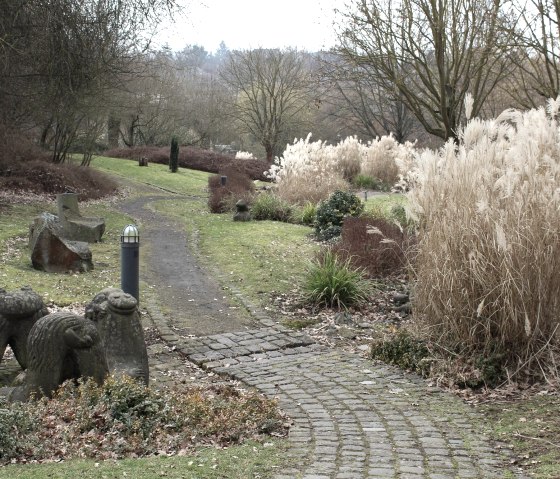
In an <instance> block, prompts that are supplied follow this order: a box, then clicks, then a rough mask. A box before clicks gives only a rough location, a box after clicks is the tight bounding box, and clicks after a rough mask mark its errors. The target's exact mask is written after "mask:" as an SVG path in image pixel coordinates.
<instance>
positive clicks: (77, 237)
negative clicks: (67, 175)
mask: <svg viewBox="0 0 560 479" xmlns="http://www.w3.org/2000/svg"><path fill="white" fill-rule="evenodd" d="M56 202H57V206H58V218H59V220H60V224H61V227H62V231H63V234H62V236H63V237H64V238H66V239H68V240H71V241H85V242H87V243H97V242H98V241H101V237H102V236H103V233H104V232H105V220H104V219H103V218H94V217H85V216H82V215H81V214H80V210H79V208H78V195H77V194H76V193H62V194H60V195H56Z"/></svg>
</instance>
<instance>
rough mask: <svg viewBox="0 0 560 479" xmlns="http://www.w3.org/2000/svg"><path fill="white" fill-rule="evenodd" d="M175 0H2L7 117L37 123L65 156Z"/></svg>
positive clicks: (0, 98)
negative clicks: (163, 13)
mask: <svg viewBox="0 0 560 479" xmlns="http://www.w3.org/2000/svg"><path fill="white" fill-rule="evenodd" d="M174 7H175V0H130V1H127V2H122V1H121V0H83V1H80V2H76V1H74V0H33V1H30V0H4V1H3V2H1V5H0V17H1V20H0V39H1V41H0V53H1V54H2V58H3V60H4V62H3V64H2V67H3V68H1V69H0V84H1V85H2V88H1V89H0V105H2V106H4V108H3V109H2V114H3V117H4V118H3V119H4V122H7V123H8V122H9V123H11V124H16V123H17V125H19V126H25V127H34V126H35V127H39V128H40V129H41V130H42V132H41V135H40V137H41V140H42V143H43V145H44V146H45V147H49V148H50V149H51V150H52V151H53V161H55V162H63V161H64V160H65V157H66V153H67V151H68V148H69V146H70V145H71V144H72V142H73V141H74V140H75V139H76V138H77V135H78V131H79V130H80V128H81V126H82V125H85V123H86V122H88V121H92V119H93V117H98V115H99V112H100V108H101V106H102V105H103V104H105V105H107V104H108V99H109V98H110V93H111V92H112V91H113V90H114V89H115V88H117V87H119V86H120V84H121V83H122V82H123V81H124V76H125V75H127V74H128V75H130V74H132V73H133V72H132V71H131V70H130V66H131V65H132V64H133V63H132V60H133V59H134V58H135V57H136V56H137V55H138V54H139V53H141V51H142V50H143V49H145V48H146V47H147V46H148V45H149V43H150V33H149V29H150V28H152V27H153V26H155V25H157V23H158V21H159V20H160V19H161V16H160V15H161V14H162V11H171V10H172V9H173V8H174Z"/></svg>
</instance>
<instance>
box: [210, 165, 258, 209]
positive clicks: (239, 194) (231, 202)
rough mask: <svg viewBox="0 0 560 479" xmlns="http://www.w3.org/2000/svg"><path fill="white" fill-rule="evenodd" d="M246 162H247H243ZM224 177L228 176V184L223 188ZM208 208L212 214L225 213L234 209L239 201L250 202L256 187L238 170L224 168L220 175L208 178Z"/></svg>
mask: <svg viewBox="0 0 560 479" xmlns="http://www.w3.org/2000/svg"><path fill="white" fill-rule="evenodd" d="M243 161H245V160H243ZM222 176H226V177H227V180H226V184H225V185H224V186H222ZM208 189H209V191H210V197H209V198H208V207H209V208H210V211H211V212H212V213H225V212H226V211H230V210H232V209H233V208H234V206H235V203H236V202H237V201H239V200H245V201H247V202H249V200H250V198H251V196H252V193H253V190H254V185H253V182H252V181H251V178H250V177H249V175H247V174H246V173H244V172H241V171H239V170H237V169H236V168H231V167H230V168H224V169H223V170H221V171H220V172H219V174H218V175H213V176H210V177H209V178H208Z"/></svg>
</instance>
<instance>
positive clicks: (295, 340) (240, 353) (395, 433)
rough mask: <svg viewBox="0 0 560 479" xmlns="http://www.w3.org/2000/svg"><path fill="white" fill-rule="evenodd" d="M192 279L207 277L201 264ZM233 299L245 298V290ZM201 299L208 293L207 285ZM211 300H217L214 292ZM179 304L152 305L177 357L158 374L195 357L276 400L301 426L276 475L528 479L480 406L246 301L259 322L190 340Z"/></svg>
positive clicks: (162, 362)
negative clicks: (325, 342) (486, 426)
mask: <svg viewBox="0 0 560 479" xmlns="http://www.w3.org/2000/svg"><path fill="white" fill-rule="evenodd" d="M142 205H143V206H142V207H144V206H145V205H144V204H142ZM129 211H131V210H130V209H129ZM153 238H154V237H153V236H152V237H150V236H148V241H151V240H153ZM180 244H183V245H184V241H183V242H182V243H180ZM147 251H148V254H150V255H155V256H153V257H152V258H150V259H148V264H151V265H154V264H157V263H158V257H157V255H158V254H160V253H159V252H160V251H161V249H160V248H156V247H150V245H148V248H147ZM185 251H186V249H185ZM185 254H189V253H188V252H185ZM189 261H191V263H189V264H193V263H192V258H190V259H189ZM183 271H185V270H184V269H183ZM188 274H189V275H191V276H192V275H204V274H207V273H206V272H204V270H202V269H201V268H199V267H193V268H189V269H188ZM183 279H184V278H183ZM190 279H191V280H192V278H190ZM169 280H170V281H172V282H178V281H181V280H182V279H181V278H174V279H171V278H170V279H169ZM194 281H195V282H197V281H198V279H196V278H195V280H194ZM201 281H202V280H201ZM201 284H202V283H201ZM212 287H213V288H214V286H212ZM230 293H233V294H234V295H237V296H238V299H240V300H242V299H243V298H242V295H241V294H240V293H239V292H236V291H230ZM185 294H189V295H190V294H192V291H185ZM197 294H198V295H203V296H204V295H205V294H206V293H205V292H204V290H203V289H200V290H198V292H197ZM208 294H209V295H210V296H212V297H215V296H216V291H215V290H212V291H210V292H209V293H208ZM199 299H200V300H199V301H194V302H193V303H192V307H191V308H190V309H189V310H188V314H197V309H196V305H197V304H206V303H207V301H205V299H204V298H199ZM177 304H181V303H180V302H179V303H173V302H171V303H169V304H168V306H169V307H170V308H171V311H170V312H169V311H166V313H165V314H163V313H161V312H160V311H159V309H158V305H157V303H155V302H149V304H148V305H147V308H148V311H149V315H150V317H151V320H152V322H153V324H154V325H155V326H156V327H157V329H158V330H159V332H160V334H161V337H162V338H163V339H164V340H165V342H166V343H167V345H168V349H169V350H172V351H174V352H176V353H177V356H170V355H162V356H161V357H159V356H158V358H159V359H157V360H156V361H154V360H152V368H155V374H154V373H152V377H153V378H154V379H155V380H156V381H165V380H166V379H165V378H167V377H168V376H169V375H170V374H172V373H173V374H179V371H178V369H180V368H181V365H182V364H185V363H184V358H187V359H188V364H193V363H194V364H196V365H198V366H200V367H202V368H204V369H206V370H211V371H213V372H215V373H217V374H220V375H226V376H228V377H230V378H233V379H237V380H239V381H242V382H243V383H245V384H246V385H248V386H252V387H254V388H256V389H257V390H259V391H261V392H262V393H264V394H266V395H267V396H269V397H273V398H277V399H278V402H279V406H280V407H281V408H282V409H283V410H284V411H286V413H287V414H288V415H289V416H290V418H291V419H292V421H293V425H292V427H291V429H290V433H289V438H288V439H289V443H290V445H291V447H290V448H289V451H288V455H289V461H288V462H289V466H288V467H287V468H285V469H283V470H282V471H281V472H280V473H278V474H277V475H276V476H275V478H274V479H296V478H302V479H363V478H403V479H404V478H409V479H451V478H479V479H486V478H501V477H522V476H519V475H517V474H516V472H515V471H513V470H509V461H508V458H509V453H508V451H507V450H506V449H502V448H499V447H497V446H496V445H495V444H492V443H491V442H490V441H489V440H488V439H487V438H485V437H484V436H483V435H481V434H480V432H479V428H478V427H477V424H480V422H479V421H480V418H479V417H478V416H477V414H476V411H475V410H474V409H473V408H471V407H469V406H468V405H465V404H464V403H463V402H462V401H461V400H460V399H458V398H456V397H454V396H451V395H449V394H447V393H444V392H442V391H440V390H438V389H436V388H430V387H428V386H427V384H426V383H425V382H424V381H423V380H421V379H420V378H418V377H417V376H413V375H408V374H405V373H403V372H402V371H400V370H398V369H396V368H393V367H390V366H387V365H384V364H382V363H374V362H372V361H369V360H366V359H363V358H361V357H359V356H357V355H353V354H351V353H347V352H343V351H340V350H337V349H331V348H327V347H325V346H321V345H318V344H315V343H314V342H313V341H312V339H311V338H309V337H307V336H306V335H305V334H302V333H299V332H294V331H291V330H287V329H285V328H283V327H281V326H280V325H278V324H276V323H275V322H274V321H273V320H272V319H270V318H269V317H268V316H267V315H266V314H265V313H263V312H262V311H260V310H259V309H258V308H257V307H256V306H254V305H251V304H248V303H247V302H245V304H246V306H247V309H248V310H249V311H250V312H251V313H252V315H253V317H254V322H253V323H252V325H248V324H247V323H246V322H244V321H238V322H235V321H234V322H233V323H232V322H229V323H228V324H224V326H223V330H222V331H217V329H219V324H217V323H214V325H213V326H212V328H213V330H214V331H213V333H212V334H205V333H202V334H199V335H198V337H192V335H191V336H189V337H188V336H186V335H183V334H182V333H181V331H191V329H192V323H190V322H189V318H188V317H187V316H188V315H185V314H183V313H184V312H183V311H180V310H179V309H177V306H176V305H177ZM219 309H222V310H223V308H219ZM230 319H231V318H227V320H228V321H230ZM182 323H184V324H182ZM232 324H233V325H234V326H233V327H232ZM179 355H180V356H179ZM180 358H183V359H180ZM182 361H183V362H182ZM190 367H192V366H190Z"/></svg>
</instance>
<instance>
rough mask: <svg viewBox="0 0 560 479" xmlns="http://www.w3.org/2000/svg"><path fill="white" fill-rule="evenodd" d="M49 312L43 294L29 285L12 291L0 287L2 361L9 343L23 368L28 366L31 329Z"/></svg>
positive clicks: (0, 359) (0, 358) (0, 349)
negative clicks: (28, 339)
mask: <svg viewBox="0 0 560 479" xmlns="http://www.w3.org/2000/svg"><path fill="white" fill-rule="evenodd" d="M47 314H48V310H47V308H46V306H45V304H44V303H43V300H42V298H41V296H39V295H38V294H37V293H35V292H34V291H33V290H32V289H31V288H30V287H29V286H26V287H23V288H21V289H19V290H17V291H12V292H7V291H6V290H4V289H0V362H1V361H2V358H3V357H4V352H5V351H6V347H7V346H8V345H9V346H10V348H12V351H13V352H14V356H15V358H16V360H17V362H18V363H19V365H20V366H21V367H22V369H26V368H27V364H28V361H27V356H28V355H27V338H28V336H29V331H30V330H31V328H32V327H33V325H34V324H35V323H36V322H37V320H38V319H39V318H41V317H43V316H46V315H47Z"/></svg>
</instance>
